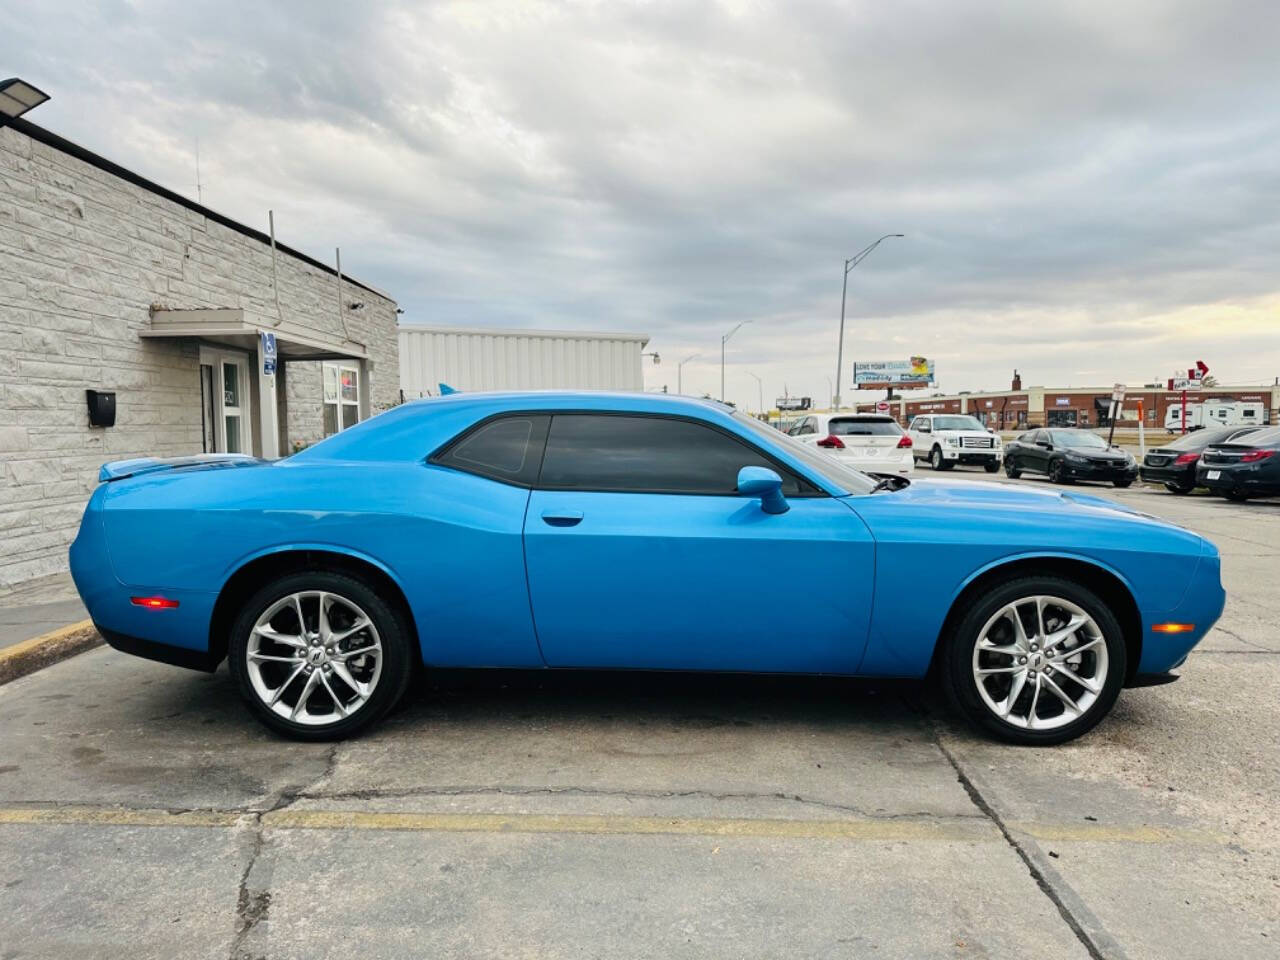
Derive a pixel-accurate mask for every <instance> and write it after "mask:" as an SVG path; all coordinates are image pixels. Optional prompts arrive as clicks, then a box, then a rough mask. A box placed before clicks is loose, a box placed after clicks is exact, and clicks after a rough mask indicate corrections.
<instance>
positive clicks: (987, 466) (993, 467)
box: [982, 460, 1000, 473]
mask: <svg viewBox="0 0 1280 960" xmlns="http://www.w3.org/2000/svg"><path fill="white" fill-rule="evenodd" d="M982 469H983V470H985V471H987V473H995V472H996V471H997V470H999V469H1000V461H999V460H992V461H991V462H990V463H984V464H983V465H982Z"/></svg>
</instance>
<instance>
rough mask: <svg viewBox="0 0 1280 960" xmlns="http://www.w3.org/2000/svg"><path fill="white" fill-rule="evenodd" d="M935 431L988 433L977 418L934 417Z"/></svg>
mask: <svg viewBox="0 0 1280 960" xmlns="http://www.w3.org/2000/svg"><path fill="white" fill-rule="evenodd" d="M933 429H935V430H978V431H980V432H982V433H985V432H986V429H987V428H986V427H984V426H983V425H982V424H980V423H979V422H978V418H977V417H934V418H933Z"/></svg>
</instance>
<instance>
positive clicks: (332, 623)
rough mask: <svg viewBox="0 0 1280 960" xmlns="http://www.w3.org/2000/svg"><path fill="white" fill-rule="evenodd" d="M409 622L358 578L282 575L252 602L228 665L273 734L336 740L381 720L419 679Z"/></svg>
mask: <svg viewBox="0 0 1280 960" xmlns="http://www.w3.org/2000/svg"><path fill="white" fill-rule="evenodd" d="M409 636H410V632H409V630H408V628H407V625H406V624H405V622H404V618H403V615H402V614H400V612H399V611H397V610H395V609H393V608H392V607H391V606H389V605H388V604H387V603H386V602H385V601H384V600H383V599H382V598H381V597H379V596H378V594H377V593H375V592H374V591H373V590H372V589H371V588H370V587H369V585H368V584H366V583H364V582H363V581H361V580H358V579H356V578H355V577H352V576H349V575H347V574H340V573H326V572H321V571H315V572H301V573H295V574H289V575H288V576H284V577H281V578H280V579H278V580H276V581H275V582H273V583H271V584H268V585H267V586H265V587H263V588H262V589H261V590H260V591H258V593H256V594H255V595H254V596H253V597H252V598H251V599H250V600H249V601H248V603H246V604H245V606H244V608H243V609H242V610H241V612H240V614H239V616H238V617H237V618H236V621H235V625H234V626H233V628H232V634H231V643H230V649H229V650H228V660H229V663H230V667H231V673H232V676H234V677H235V681H236V685H237V686H238V687H239V689H240V693H241V695H242V696H243V697H244V698H245V700H246V701H247V702H248V704H249V707H250V709H252V710H253V712H254V714H255V715H256V716H257V717H258V719H260V720H261V721H262V722H263V723H265V724H266V725H267V726H269V727H271V729H273V730H276V731H278V732H279V733H283V734H284V735H286V736H289V737H293V738H294V739H297V740H337V739H340V738H342V737H347V736H350V735H352V734H354V733H356V732H357V731H359V730H362V729H364V728H365V727H368V726H369V725H370V724H373V723H375V722H377V721H378V720H380V719H381V718H382V717H383V716H384V715H385V714H386V713H387V711H389V710H390V709H391V708H392V707H394V706H395V705H396V703H397V702H399V700H400V698H401V697H402V696H404V692H405V689H406V688H407V687H408V684H409V679H410V677H411V676H412V672H413V671H412V663H413V661H412V650H411V644H410V640H409Z"/></svg>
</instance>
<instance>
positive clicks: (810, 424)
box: [796, 417, 818, 437]
mask: <svg viewBox="0 0 1280 960" xmlns="http://www.w3.org/2000/svg"><path fill="white" fill-rule="evenodd" d="M817 432H818V421H817V420H816V419H815V418H813V417H806V418H805V419H804V422H803V423H801V424H800V430H799V432H798V433H797V434H796V436H800V437H806V436H809V435H810V434H813V433H817Z"/></svg>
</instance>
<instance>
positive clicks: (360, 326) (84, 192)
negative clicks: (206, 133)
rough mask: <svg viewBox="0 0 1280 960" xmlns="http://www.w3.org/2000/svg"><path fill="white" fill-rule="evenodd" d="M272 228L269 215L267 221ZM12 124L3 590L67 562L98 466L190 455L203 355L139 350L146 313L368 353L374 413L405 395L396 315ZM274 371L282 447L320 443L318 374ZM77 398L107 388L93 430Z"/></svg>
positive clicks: (7, 147)
mask: <svg viewBox="0 0 1280 960" xmlns="http://www.w3.org/2000/svg"><path fill="white" fill-rule="evenodd" d="M264 220H265V211H264ZM277 266H278V276H279V281H280V305H281V311H280V314H282V316H280V315H278V314H277V311H276V299H275V294H274V290H273V289H272V274H271V250H270V247H269V246H267V245H266V244H264V243H262V242H261V241H260V240H258V239H256V238H254V237H249V236H245V235H244V234H242V233H239V232H237V231H236V230H234V229H232V228H230V227H228V226H226V225H224V224H221V223H218V222H217V221H216V220H210V219H209V218H208V217H207V216H205V215H204V214H203V213H202V212H200V211H198V210H192V209H189V208H187V207H184V206H182V205H181V204H179V203H176V202H173V201H171V200H168V199H166V198H165V197H163V196H161V195H159V194H157V193H155V192H153V191H151V190H149V189H147V188H146V187H144V186H140V185H136V184H133V183H131V182H129V181H127V180H124V179H121V178H120V177H117V176H114V175H113V174H111V173H109V172H107V171H104V170H101V169H99V168H98V167H96V166H93V165H92V164H90V163H87V162H84V161H82V160H80V159H77V158H75V157H73V156H71V155H69V154H67V153H64V152H63V151H61V150H58V149H55V148H54V147H52V146H49V145H47V144H45V143H43V142H40V141H39V140H35V139H32V138H31V137H29V136H27V135H26V134H24V133H22V132H19V131H17V130H14V129H13V128H6V129H0V544H3V548H4V549H3V551H0V586H3V585H8V584H11V583H15V582H18V581H21V580H24V579H27V578H30V577H34V576H39V575H42V574H46V573H52V572H56V571H58V570H62V569H65V567H66V548H67V546H68V545H69V544H70V542H71V540H72V539H73V538H74V536H75V532H76V529H77V527H78V525H79V521H80V515H81V513H82V511H83V509H84V503H85V501H86V499H87V498H88V495H89V494H90V493H91V492H92V490H93V488H94V486H95V484H96V476H97V470H98V467H99V466H101V464H102V463H103V462H104V461H107V460H118V459H123V458H126V457H135V456H153V455H154V456H175V455H181V454H187V453H197V452H199V451H200V449H201V412H200V383H199V347H198V344H197V343H195V342H194V341H191V340H155V339H142V338H140V337H139V336H138V334H139V331H142V330H144V329H146V328H147V327H148V326H149V324H150V315H149V311H150V308H151V307H152V306H153V305H156V306H159V307H164V308H168V309H175V310H176V309H198V308H199V309H204V308H237V309H242V310H243V311H244V316H245V319H246V321H248V322H250V323H254V324H260V325H263V326H271V325H274V324H276V323H277V321H279V325H278V326H277V329H278V330H280V331H281V332H282V333H287V332H288V331H290V330H294V331H297V332H306V333H310V334H312V335H317V334H323V335H324V336H325V337H326V338H329V339H333V338H338V339H342V338H344V337H346V336H348V334H349V337H350V339H351V340H353V341H357V342H359V343H363V344H365V345H366V349H367V351H368V354H369V357H370V359H371V361H372V364H373V371H372V374H371V376H369V377H368V378H367V379H368V382H367V383H366V384H365V385H364V388H365V389H368V390H371V391H372V392H371V394H370V397H371V405H372V407H373V409H374V410H375V411H377V410H379V409H385V408H386V407H388V406H390V405H392V404H393V403H394V402H395V400H396V397H397V391H398V388H399V369H398V367H399V360H398V347H397V336H396V312H395V310H396V305H395V302H394V301H392V300H390V299H389V298H387V297H384V296H380V295H378V294H376V293H373V292H372V291H369V290H367V289H364V288H361V287H358V286H354V285H351V284H345V285H344V288H345V291H346V294H347V296H346V299H347V300H359V301H362V302H363V303H364V304H365V307H364V308H363V309H361V310H358V311H349V312H348V316H347V317H346V324H345V326H346V331H344V329H343V322H342V320H340V319H339V318H338V315H337V313H338V311H337V290H336V283H337V279H336V277H335V276H334V275H333V274H331V273H328V272H326V271H324V270H321V269H318V268H317V267H315V266H313V265H311V264H308V263H306V262H305V261H303V260H301V259H298V258H296V257H292V256H290V255H288V254H286V253H284V252H280V253H279V254H278V257H277ZM287 368H288V369H287V370H286V374H285V380H286V387H285V389H286V391H287V394H286V396H287V404H288V408H289V409H288V416H287V418H286V441H287V443H286V446H285V448H284V450H283V451H282V453H288V452H290V450H291V444H292V442H293V441H294V440H303V441H306V442H310V441H314V440H316V439H318V438H319V436H320V424H321V410H320V397H321V379H320V365H319V364H318V363H291V364H288V365H287ZM86 388H96V389H106V390H115V391H116V400H117V417H116V425H115V426H114V427H111V428H106V429H103V428H91V427H90V426H89V425H88V414H87V410H86V406H85V396H84V391H85V389H86Z"/></svg>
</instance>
